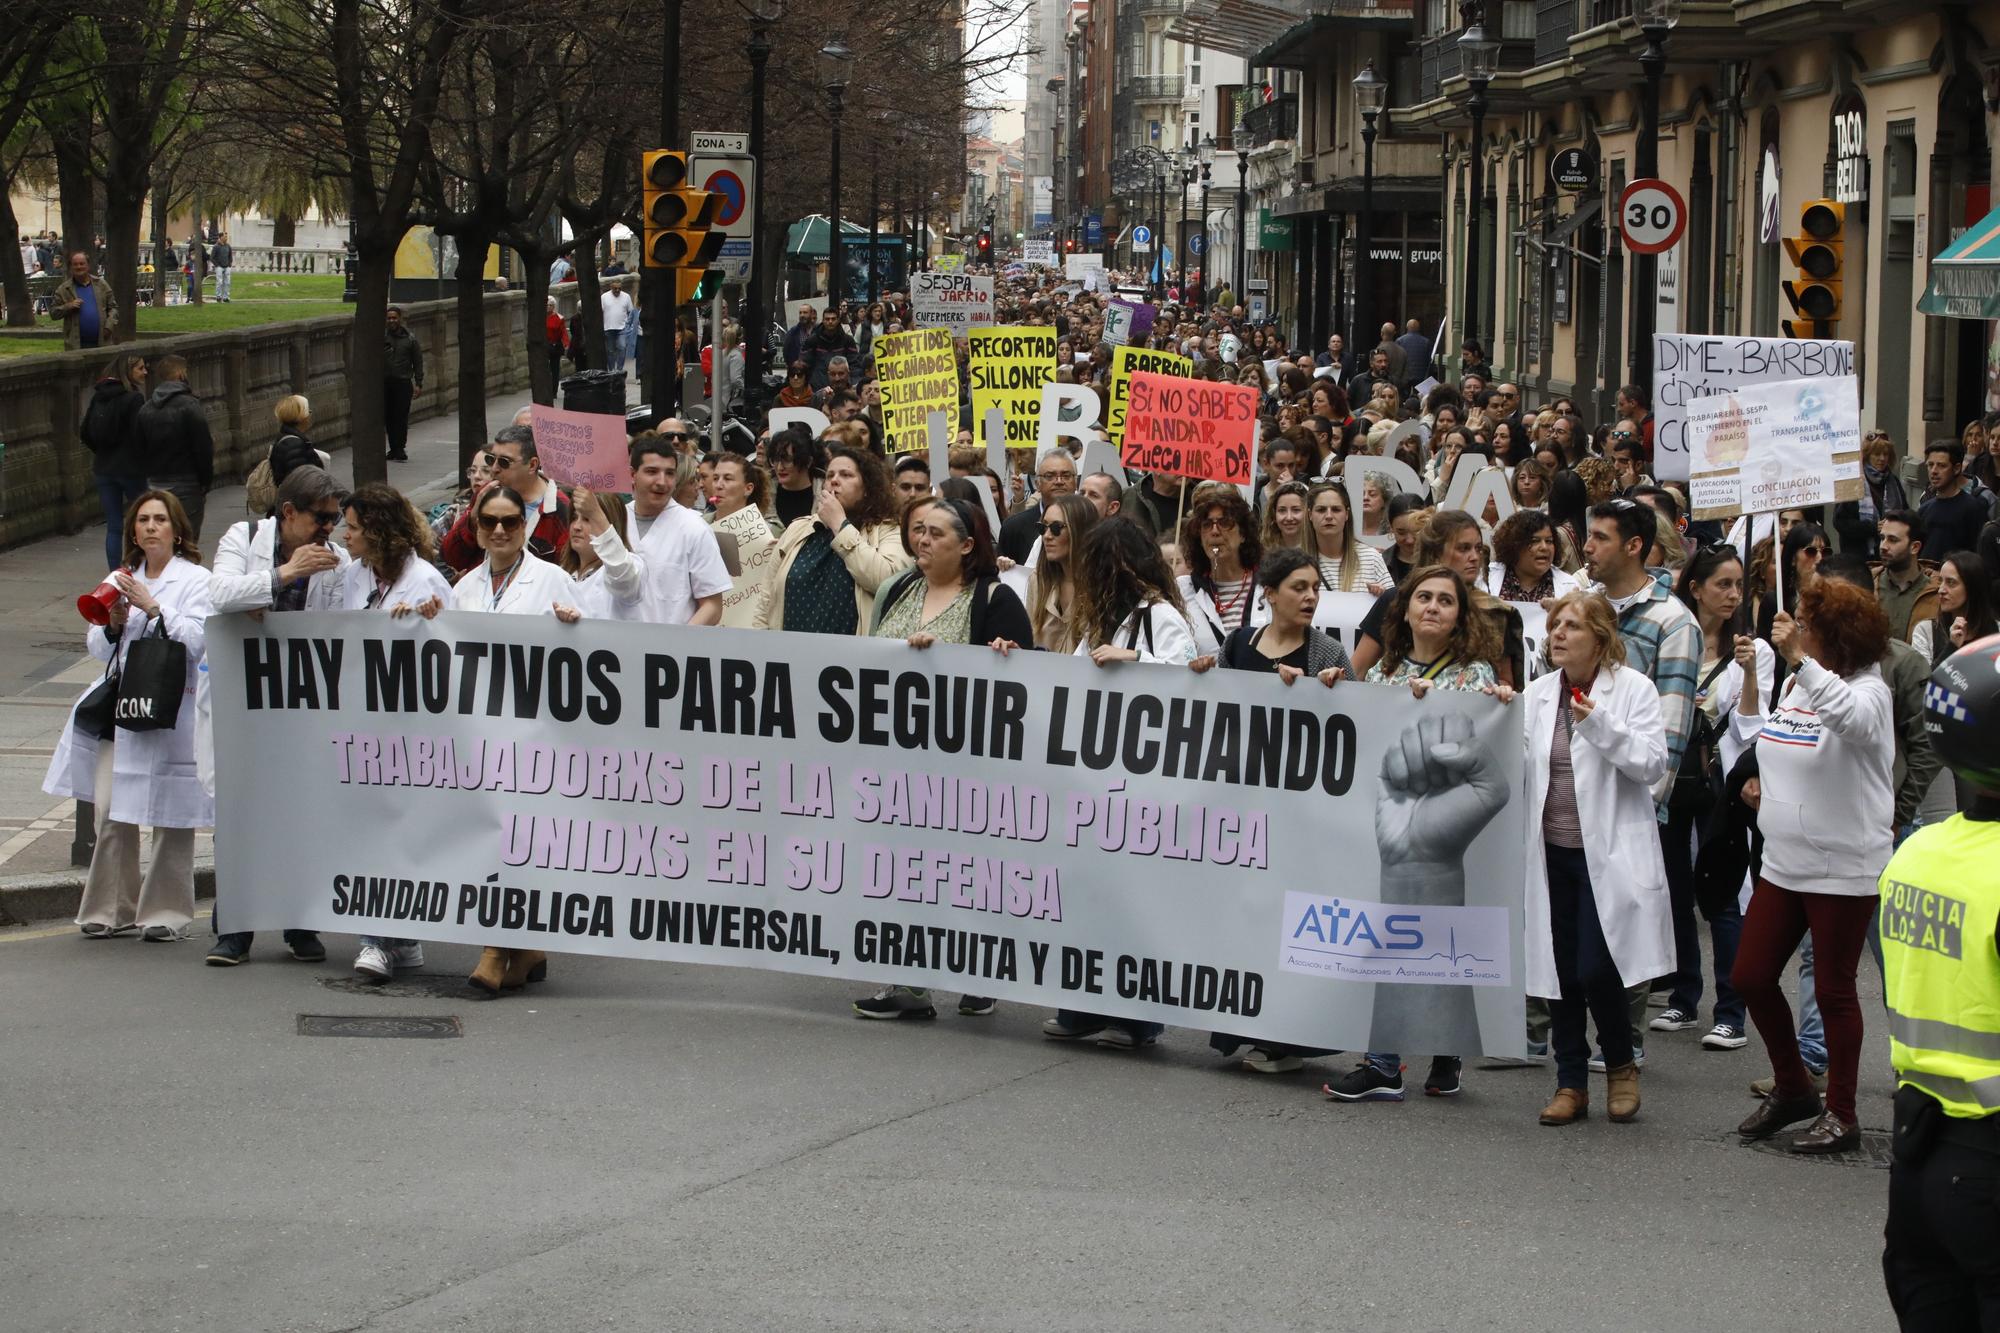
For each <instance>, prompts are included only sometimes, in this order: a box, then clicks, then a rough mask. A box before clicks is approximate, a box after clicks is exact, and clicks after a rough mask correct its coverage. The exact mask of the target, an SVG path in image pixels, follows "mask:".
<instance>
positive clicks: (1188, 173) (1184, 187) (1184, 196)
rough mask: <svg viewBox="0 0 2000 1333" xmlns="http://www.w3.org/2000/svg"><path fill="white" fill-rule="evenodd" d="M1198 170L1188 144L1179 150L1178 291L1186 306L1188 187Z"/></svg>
mask: <svg viewBox="0 0 2000 1333" xmlns="http://www.w3.org/2000/svg"><path fill="white" fill-rule="evenodd" d="M1200 170H1201V167H1200V165H1199V164H1198V162H1197V161H1196V158H1195V153H1194V145H1193V144H1189V145H1188V146H1187V147H1186V148H1183V149H1181V230H1180V238H1181V276H1180V289H1181V302H1182V304H1186V303H1187V259H1188V224H1187V204H1188V186H1190V185H1192V184H1194V178H1195V173H1196V172H1198V171H1200Z"/></svg>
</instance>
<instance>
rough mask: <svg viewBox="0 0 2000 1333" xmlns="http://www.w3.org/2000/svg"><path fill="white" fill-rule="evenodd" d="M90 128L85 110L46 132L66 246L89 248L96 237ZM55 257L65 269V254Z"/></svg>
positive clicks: (70, 248) (66, 263)
mask: <svg viewBox="0 0 2000 1333" xmlns="http://www.w3.org/2000/svg"><path fill="white" fill-rule="evenodd" d="M90 128H91V127H90V113H89V111H88V110H84V111H81V112H80V113H79V115H78V117H77V118H76V119H75V120H73V121H69V122H67V123H65V124H63V125H59V126H57V127H56V128H55V129H54V130H53V131H51V132H50V134H49V142H50V145H51V146H52V147H53V148H54V150H55V158H56V192H57V194H58V195H59V196H60V197H61V200H62V229H63V249H65V250H78V249H82V250H88V249H90V247H91V242H92V241H93V240H95V239H96V229H97V222H96V218H97V194H96V184H95V182H94V181H93V180H92V179H91V175H90ZM57 258H58V260H59V261H60V262H59V263H58V264H57V266H56V267H57V270H58V271H59V272H64V273H67V272H68V271H69V258H68V256H67V255H59V256H57ZM105 276H106V277H109V276H110V275H109V274H106V275H105Z"/></svg>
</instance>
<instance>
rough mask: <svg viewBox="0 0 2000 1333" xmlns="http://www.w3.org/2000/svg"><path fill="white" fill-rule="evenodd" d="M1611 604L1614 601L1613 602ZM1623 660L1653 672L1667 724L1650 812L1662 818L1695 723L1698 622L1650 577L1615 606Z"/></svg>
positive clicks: (1699, 625)
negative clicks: (1663, 769) (1663, 767)
mask: <svg viewBox="0 0 2000 1333" xmlns="http://www.w3.org/2000/svg"><path fill="white" fill-rule="evenodd" d="M1614 605H1616V604H1615V603H1614ZM1618 636H1619V637H1620V638H1622V639H1623V640H1625V665H1627V666H1629V667H1631V668H1632V669H1633V670H1634V671H1643V672H1645V673H1646V674H1647V675H1648V676H1650V677H1652V680H1653V684H1654V686H1655V687H1656V688H1658V690H1659V691H1660V716H1661V717H1662V719H1664V720H1665V722H1666V724H1667V775H1666V776H1665V777H1663V778H1661V779H1660V780H1659V781H1658V782H1656V783H1654V784H1653V806H1654V809H1653V813H1654V815H1655V817H1657V818H1658V819H1659V821H1660V822H1661V823H1662V824H1664V823H1666V822H1667V793H1668V792H1670V791H1672V790H1673V785H1674V777H1675V775H1676V774H1678V773H1679V772H1680V767H1681V754H1682V752H1683V751H1685V750H1686V749H1687V743H1688V733H1689V732H1691V731H1692V730H1693V729H1694V707H1695V704H1694V692H1695V686H1696V685H1697V684H1698V683H1699V676H1700V672H1701V622H1699V621H1697V620H1696V619H1695V618H1694V615H1693V613H1692V612H1690V611H1689V610H1688V609H1687V608H1686V607H1685V606H1682V605H1681V603H1680V599H1679V598H1677V597H1675V596H1674V595H1673V594H1672V593H1670V592H1668V591H1667V590H1666V589H1665V588H1663V587H1661V586H1660V584H1659V583H1658V582H1657V581H1656V580H1653V579H1648V580H1647V581H1646V586H1645V588H1644V589H1643V590H1642V591H1640V592H1638V593H1636V594H1634V596H1633V599H1632V600H1631V601H1630V602H1627V603H1626V604H1625V605H1624V606H1623V607H1621V608H1620V609H1619V611H1618Z"/></svg>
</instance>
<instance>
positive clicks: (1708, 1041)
mask: <svg viewBox="0 0 2000 1333" xmlns="http://www.w3.org/2000/svg"><path fill="white" fill-rule="evenodd" d="M1701 1044H1702V1046H1703V1048H1704V1049H1707V1050H1711V1051H1740V1050H1742V1049H1743V1048H1744V1047H1745V1046H1748V1045H1749V1044H1750V1038H1749V1037H1747V1036H1745V1035H1744V1033H1743V1029H1742V1028H1739V1027H1735V1026H1733V1025H1732V1024H1729V1023H1717V1024H1716V1025H1715V1026H1714V1027H1712V1028H1710V1029H1709V1030H1708V1035H1707V1036H1705V1037H1703V1038H1702V1039H1701Z"/></svg>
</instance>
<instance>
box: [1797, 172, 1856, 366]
mask: <svg viewBox="0 0 2000 1333" xmlns="http://www.w3.org/2000/svg"><path fill="white" fill-rule="evenodd" d="M1846 225H1847V205H1845V204H1841V203H1836V202H1835V201H1834V200H1832V199H1812V200H1808V201H1807V202H1806V203H1805V204H1802V205H1801V206H1800V208H1799V233H1800V234H1799V235H1797V236H1787V237H1785V253H1786V254H1788V255H1790V256H1791V259H1792V263H1793V264H1795V265H1796V266H1797V267H1798V270H1799V273H1798V277H1797V278H1796V279H1792V280H1789V281H1787V282H1786V283H1785V284H1784V289H1785V300H1787V301H1789V302H1790V303H1791V306H1792V313H1793V314H1794V315H1796V316H1797V318H1796V319H1788V320H1784V321H1783V326H1784V330H1785V336H1786V337H1787V338H1831V337H1832V336H1833V326H1834V324H1835V323H1836V322H1837V321H1838V320H1839V319H1840V285H1841V265H1842V263H1843V262H1844V259H1845V256H1844V255H1843V253H1842V251H1843V249H1844V239H1845V235H1846Z"/></svg>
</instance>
